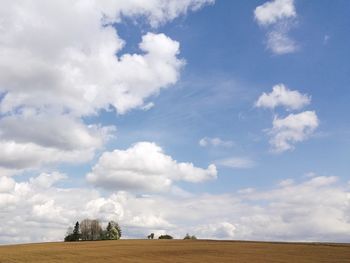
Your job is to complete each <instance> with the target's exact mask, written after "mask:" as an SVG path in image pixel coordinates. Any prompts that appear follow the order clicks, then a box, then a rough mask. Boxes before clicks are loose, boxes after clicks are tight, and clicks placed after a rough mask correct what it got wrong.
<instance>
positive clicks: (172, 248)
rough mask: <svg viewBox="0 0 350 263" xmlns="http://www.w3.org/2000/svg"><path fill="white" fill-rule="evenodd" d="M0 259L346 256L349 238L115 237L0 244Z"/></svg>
mask: <svg viewBox="0 0 350 263" xmlns="http://www.w3.org/2000/svg"><path fill="white" fill-rule="evenodd" d="M0 262H1V263H18V262H26V263H34V262H35V263H40V262H45V263H49V262H65V263H70V262H75V263H79V262H83V263H90V262H91V263H99V262H103V263H106V262H162V263H163V262H172V263H175V262H194V263H196V262H298V263H300V262H337V263H340V262H350V245H349V244H305V243H267V242H240V241H210V240H197V241H191V240H117V241H97V242H76V243H74V242H73V243H41V244H26V245H11V246H0Z"/></svg>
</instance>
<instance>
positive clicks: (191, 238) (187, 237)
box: [184, 233, 197, 240]
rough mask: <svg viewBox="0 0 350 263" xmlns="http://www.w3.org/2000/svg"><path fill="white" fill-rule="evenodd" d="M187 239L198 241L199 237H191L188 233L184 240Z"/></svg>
mask: <svg viewBox="0 0 350 263" xmlns="http://www.w3.org/2000/svg"><path fill="white" fill-rule="evenodd" d="M186 239H190V240H196V239H197V237H196V236H190V235H189V234H188V233H187V234H186V236H185V237H184V240H186Z"/></svg>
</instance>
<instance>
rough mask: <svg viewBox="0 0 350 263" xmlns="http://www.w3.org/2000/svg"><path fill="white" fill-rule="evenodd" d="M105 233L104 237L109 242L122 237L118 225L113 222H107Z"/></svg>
mask: <svg viewBox="0 0 350 263" xmlns="http://www.w3.org/2000/svg"><path fill="white" fill-rule="evenodd" d="M106 232H107V233H106V237H107V239H110V240H117V239H120V237H121V236H122V230H121V229H120V226H119V224H118V223H117V222H115V221H110V222H108V225H107V229H106Z"/></svg>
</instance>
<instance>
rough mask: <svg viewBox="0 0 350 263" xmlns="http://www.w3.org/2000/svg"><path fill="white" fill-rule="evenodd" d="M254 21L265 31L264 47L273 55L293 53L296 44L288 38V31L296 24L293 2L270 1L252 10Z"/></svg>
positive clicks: (284, 0) (287, 0)
mask: <svg viewBox="0 0 350 263" xmlns="http://www.w3.org/2000/svg"><path fill="white" fill-rule="evenodd" d="M254 16H255V20H256V21H257V22H258V24H259V25H261V26H263V27H264V28H265V29H266V30H267V33H266V37H267V41H266V46H267V48H268V49H269V50H271V51H272V52H273V53H274V54H277V55H282V54H287V53H293V52H295V51H297V50H298V49H299V46H298V44H297V43H296V42H295V41H294V40H293V39H292V38H291V37H290V36H289V31H290V30H291V29H292V27H293V26H294V25H295V24H296V17H297V13H296V11H295V6H294V0H272V1H269V2H266V3H264V4H262V5H260V6H258V7H256V8H255V10H254Z"/></svg>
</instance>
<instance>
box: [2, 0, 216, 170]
mask: <svg viewBox="0 0 350 263" xmlns="http://www.w3.org/2000/svg"><path fill="white" fill-rule="evenodd" d="M213 2H214V1H213V0H181V1H166V0H150V1H142V0H134V1H97V0H92V1H85V0H78V1H74V3H73V4H72V3H71V2H70V1H65V0H64V1H60V0H55V1H50V3H48V2H47V1H44V0H38V1H26V2H22V1H5V2H3V3H2V5H3V6H6V8H2V9H1V10H0V16H1V21H0V53H1V60H0V94H1V100H0V112H1V114H2V117H1V119H0V136H1V140H0V146H1V148H2V149H3V150H2V152H1V154H0V171H1V172H3V173H6V174H7V175H10V174H14V173H18V172H20V171H22V170H23V169H32V168H37V167H40V166H43V165H47V164H52V163H61V162H85V161H88V160H90V159H91V158H92V157H93V156H94V153H95V152H96V150H98V149H101V147H103V145H104V143H105V142H106V139H108V138H109V137H110V135H111V134H112V133H114V132H115V128H114V127H102V126H100V125H98V124H92V125H86V124H85V123H84V120H83V118H84V117H86V116H91V115H98V114H99V112H100V111H101V110H103V109H106V110H111V109H115V110H116V111H117V113H118V114H123V113H126V112H127V111H130V110H132V109H135V108H141V109H142V108H143V109H145V110H147V109H149V108H151V107H152V106H153V104H150V103H149V104H146V105H144V103H145V102H144V101H145V100H146V99H147V98H148V97H150V96H152V95H156V94H158V93H159V92H160V90H161V89H163V88H167V87H169V86H170V85H172V84H174V83H176V81H177V80H178V79H179V74H180V70H181V68H182V67H183V65H184V63H185V62H184V60H182V59H180V58H179V57H178V56H179V52H180V44H179V43H178V42H177V41H174V40H172V39H170V38H169V37H168V36H166V35H164V34H161V33H159V34H155V33H145V35H143V36H142V40H141V42H140V43H139V53H137V54H128V53H123V52H122V51H123V47H124V45H125V41H124V40H123V39H121V38H120V37H119V35H118V30H117V28H118V23H119V22H122V18H123V17H129V18H131V19H135V21H136V20H138V19H139V18H141V17H142V18H143V19H144V20H145V21H148V22H149V23H150V24H151V25H152V26H153V27H156V26H158V25H160V24H164V23H166V22H167V21H170V20H173V19H174V18H176V17H177V16H179V15H183V14H186V13H187V12H189V11H195V10H198V9H199V8H201V7H202V6H204V5H206V4H212V3H213ZM135 73H136V74H135Z"/></svg>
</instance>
